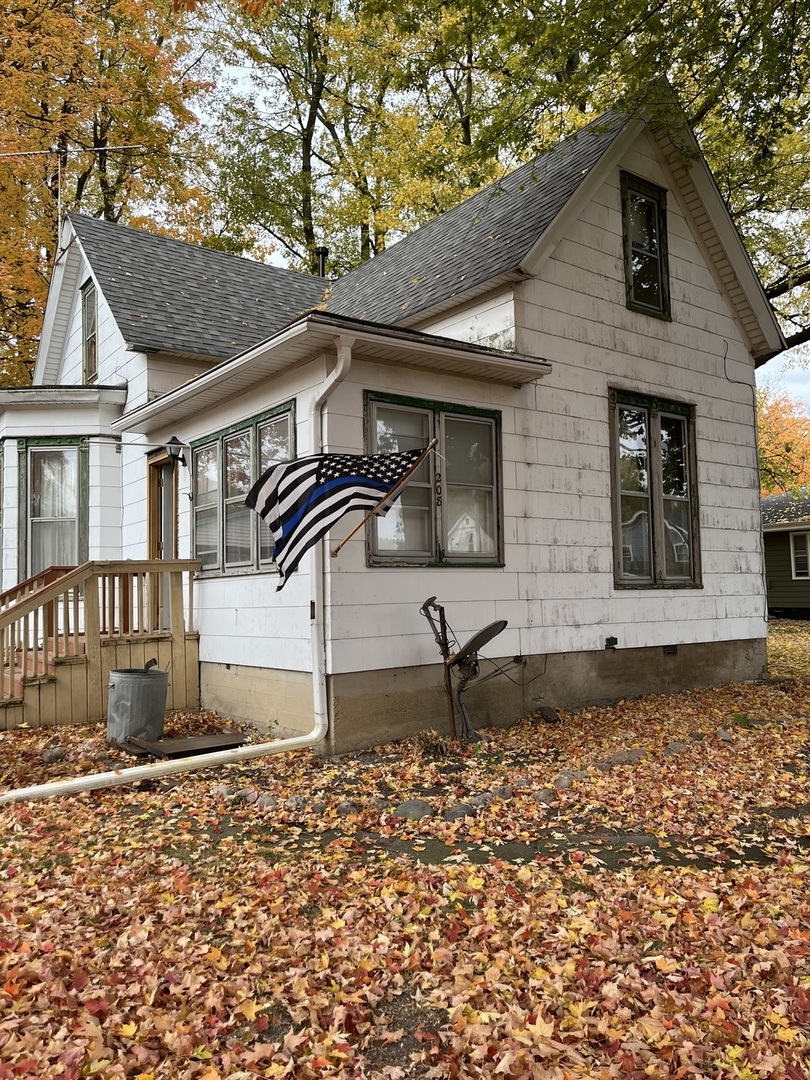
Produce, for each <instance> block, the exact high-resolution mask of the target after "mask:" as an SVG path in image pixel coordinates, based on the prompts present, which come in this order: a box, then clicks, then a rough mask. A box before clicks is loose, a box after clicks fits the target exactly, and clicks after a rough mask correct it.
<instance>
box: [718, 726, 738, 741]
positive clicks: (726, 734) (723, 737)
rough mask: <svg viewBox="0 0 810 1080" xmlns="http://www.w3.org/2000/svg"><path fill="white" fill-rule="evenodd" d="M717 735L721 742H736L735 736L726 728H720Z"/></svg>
mask: <svg viewBox="0 0 810 1080" xmlns="http://www.w3.org/2000/svg"><path fill="white" fill-rule="evenodd" d="M715 735H716V737H717V739H718V740H719V741H720V742H734V736H733V735H732V734H731V732H730V731H726V729H725V728H718V729H717V731H716V732H715Z"/></svg>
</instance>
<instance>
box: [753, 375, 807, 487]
mask: <svg viewBox="0 0 810 1080" xmlns="http://www.w3.org/2000/svg"><path fill="white" fill-rule="evenodd" d="M757 428H758V445H759V473H760V486H761V491H762V494H763V495H773V494H775V493H776V492H781V491H795V490H797V489H798V488H801V487H806V486H809V485H810V417H808V416H807V413H806V411H805V409H804V407H803V405H802V404H801V403H800V402H798V401H797V400H796V399H795V398H792V397H791V396H790V395H789V394H787V393H785V392H784V391H780V390H778V389H777V388H775V387H772V386H767V385H765V386H762V387H760V388H759V389H758V390H757Z"/></svg>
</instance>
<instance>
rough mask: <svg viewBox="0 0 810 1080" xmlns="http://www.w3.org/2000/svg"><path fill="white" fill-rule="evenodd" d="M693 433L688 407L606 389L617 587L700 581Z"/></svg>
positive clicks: (692, 422)
mask: <svg viewBox="0 0 810 1080" xmlns="http://www.w3.org/2000/svg"><path fill="white" fill-rule="evenodd" d="M694 428H695V425H694V410H693V408H692V406H690V405H684V404H681V403H679V402H668V401H661V400H658V399H655V398H647V397H640V396H637V395H635V394H624V393H622V392H620V391H612V392H611V436H612V439H611V441H612V448H611V449H612V459H613V505H614V511H613V523H614V541H613V542H614V571H615V578H616V584H617V585H621V586H628V587H638V588H649V587H651V586H659V585H660V586H679V585H681V586H689V585H691V586H696V585H699V584H700V560H699V551H698V514H697V490H696V483H695V473H696V465H695V430H694Z"/></svg>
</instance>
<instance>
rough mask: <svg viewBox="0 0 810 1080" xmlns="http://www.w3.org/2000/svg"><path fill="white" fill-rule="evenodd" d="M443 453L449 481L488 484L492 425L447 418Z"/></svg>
mask: <svg viewBox="0 0 810 1080" xmlns="http://www.w3.org/2000/svg"><path fill="white" fill-rule="evenodd" d="M444 455H445V457H446V458H447V464H446V466H445V469H446V474H445V475H446V477H447V482H448V483H449V484H480V485H482V486H486V487H491V486H492V475H493V462H492V424H490V423H483V424H482V423H481V422H480V421H477V420H457V419H455V418H452V419H451V418H449V417H448V418H447V419H446V420H445V422H444Z"/></svg>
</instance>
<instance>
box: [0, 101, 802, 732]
mask: <svg viewBox="0 0 810 1080" xmlns="http://www.w3.org/2000/svg"><path fill="white" fill-rule="evenodd" d="M682 135H683V139H684V140H685V143H686V147H687V153H686V154H685V155H683V154H681V153H680V152H679V151H678V149H676V146H675V145H674V143H673V141H672V140H671V139H670V138H669V137H667V136H666V135H664V134H662V133H660V132H656V131H654V130H652V129H651V128H650V127H649V126H647V125H646V124H645V123H644V122H643V121H642V120H640V119H630V120H626V119H622V118H619V117H617V116H610V115H609V116H607V117H605V118H603V119H602V120H601V121H599V122H598V123H596V124H593V125H591V126H590V127H589V128H586V129H584V130H583V131H582V132H580V133H579V134H578V135H576V136H575V137H573V138H571V139H569V140H567V141H566V142H564V143H562V144H560V146H559V147H557V148H555V149H554V150H552V151H551V152H549V153H547V154H545V155H544V156H542V157H541V158H539V159H537V160H536V161H533V162H531V163H529V164H526V165H524V166H522V167H521V168H519V169H517V170H516V171H515V172H513V173H512V174H510V175H509V176H507V177H505V178H504V179H503V180H502V181H500V182H498V183H496V184H494V185H492V186H491V187H488V188H486V189H485V190H483V191H481V192H479V193H478V194H476V195H475V196H473V197H472V198H470V199H468V200H467V201H465V202H464V203H462V204H461V205H459V206H458V207H456V208H455V209H454V210H452V211H449V212H448V213H446V214H443V215H442V216H441V217H439V218H437V219H436V220H434V221H432V222H431V223H429V224H428V225H426V226H424V227H423V228H421V229H419V230H418V231H416V232H415V233H413V234H412V235H410V236H408V237H407V238H406V239H404V240H401V241H400V242H399V243H397V244H395V245H393V246H392V247H391V248H389V249H388V250H387V251H385V252H384V253H382V254H381V255H379V256H377V257H376V258H375V259H373V260H372V261H370V262H368V263H366V264H364V265H363V266H361V267H359V268H358V269H357V270H355V271H354V272H352V273H350V274H348V275H347V276H346V277H344V278H341V279H339V280H338V281H335V282H333V283H329V282H328V281H326V280H325V279H320V278H315V277H309V276H306V275H302V274H296V273H293V272H290V271H285V270H280V269H277V268H274V267H270V266H263V265H258V264H255V263H252V262H250V261H247V260H243V259H238V258H234V257H231V256H227V255H224V254H222V253H219V252H216V251H211V250H205V249H201V248H195V247H192V246H189V245H187V244H184V243H181V242H179V241H175V240H171V239H166V238H164V237H160V236H155V235H151V234H149V233H146V232H141V231H137V230H133V229H130V228H125V227H122V226H118V225H113V224H109V223H105V222H102V221H98V220H93V219H89V218H87V217H82V216H77V215H70V216H68V218H67V219H66V220H65V223H64V229H63V232H62V239H61V245H60V252H59V257H58V260H57V263H56V270H55V274H54V278H53V283H52V286H51V290H50V295H49V299H48V305H47V311H46V317H45V325H44V333H43V338H42V344H41V349H40V353H39V359H38V362H37V367H36V374H35V380H34V382H35V385H34V387H32V388H30V389H25V390H6V391H2V393H0V407H2V413H0V427H2V434H3V446H4V458H3V495H4V504H3V575H4V579H3V585H4V588H8V587H9V586H10V585H11V584H13V583H14V582H16V581H17V580H19V579H22V578H25V577H26V576H27V575H30V574H32V573H34V572H35V571H38V570H40V569H42V568H43V567H44V566H46V565H48V564H51V563H53V564H67V565H70V564H74V563H77V562H81V561H82V560H85V559H88V558H89V559H105V558H106V559H112V558H120V557H124V558H132V559H143V558H144V557H146V556H151V557H167V556H171V555H174V554H179V555H180V556H182V557H193V558H197V559H199V561H200V564H201V570H200V571H199V573H197V574H196V575H195V579H194V582H193V592H194V603H195V610H196V613H197V614H196V620H197V628H198V630H199V659H200V679H201V684H200V685H201V695H202V702H203V704H204V705H205V706H206V707H207V708H210V709H215V710H218V711H221V712H223V713H225V714H230V715H233V716H239V717H244V718H247V719H249V720H252V721H254V722H256V723H258V724H260V725H267V724H272V725H275V730H276V731H278V732H281V733H286V732H294V731H305V730H308V729H309V728H310V726H311V716H312V709H313V700H314V697H315V694H316V683H317V682H318V680H322V681H325V685H326V692H327V695H328V704H329V723H330V730H329V736H328V738H327V741H326V749H327V751H328V752H338V751H343V750H347V749H350V748H354V747H360V746H367V745H373V744H375V743H377V742H380V741H382V740H384V739H388V738H391V737H398V736H404V735H407V734H409V733H412V732H414V731H415V730H418V729H419V728H422V727H426V726H431V727H439V726H441V727H442V730H444V725H445V724H446V716H447V712H446V703H445V700H444V696H443V695H444V691H443V681H442V670H441V666H440V664H439V663H437V660H438V658H437V655H436V647H435V642H434V640H433V637H432V635H431V634H430V632H429V628H428V627H427V625H426V624H425V621H424V619H423V618H422V617H421V616H420V614H419V606H420V604H421V602H422V601H423V600H424V599H425V598H427V597H429V596H433V595H435V596H438V598H439V600H440V602H442V603H443V604H444V605H445V606H446V611H447V616H448V619H449V621H450V622H451V624H452V626H453V628H454V630H455V631H456V633H457V635H458V637H459V639H460V640H464V639H465V638H466V637H467V636H468V635H470V634H472V633H473V632H475V631H477V630H479V629H480V628H481V627H482V626H483V625H484V624H487V623H489V622H492V621H494V620H496V619H506V620H508V627H507V628H506V630H505V631H504V632H503V633H502V634H501V635H500V636H499V637H498V638H497V639H496V640H494V641H493V642H492V644H491V645H490V647H489V654H491V655H493V656H494V658H495V659H498V658H512V657H513V656H516V655H520V656H523V657H525V658H526V664H525V666H524V667H523V668H521V669H520V670H519V672H518V675H517V676H514V675H513V677H512V678H513V681H509V680H507V679H505V678H497V679H492V680H491V681H489V682H488V683H487V684H486V685H485V686H482V687H480V688H479V689H475V688H471V689H470V691H469V692H468V694H467V702H468V708H469V710H470V713H471V716H472V718H473V720H474V721H475V722H477V723H497V724H507V723H510V722H512V721H514V720H515V719H516V718H518V717H520V716H521V715H523V714H525V713H526V712H528V711H529V710H531V709H533V708H535V707H537V706H538V705H540V704H547V705H553V706H567V707H574V706H577V705H581V704H583V703H586V702H595V701H607V700H611V699H617V698H619V697H623V696H633V695H639V694H643V693H646V692H654V691H661V690H668V689H677V688H681V687H685V686H693V685H701V684H712V683H722V682H725V681H731V680H738V679H749V678H754V677H757V676H759V675H760V674H761V673H762V672H763V671H764V668H765V636H766V618H765V617H766V605H765V594H764V584H763V562H762V559H763V556H762V547H761V532H760V518H759V513H760V511H759V492H758V471H757V455H756V445H755V430H754V395H753V386H754V369H755V367H756V366H757V365H758V364H761V363H764V362H765V361H766V360H767V359H768V358H769V357H771V356H773V355H775V354H776V353H778V352H780V351H781V350H782V349H783V348H784V339H783V337H782V335H781V332H780V330H779V327H778V325H777V323H776V320H775V318H774V315H773V313H772V310H771V308H770V306H769V305H768V302H767V300H766V298H765V295H764V292H763V290H762V286H761V284H760V282H759V281H758V279H757V277H756V275H755V273H754V270H753V269H752V265H751V263H750V261H749V259H748V257H747V255H746V252H745V250H744V248H743V245H742V242H741V240H740V238H739V236H738V234H737V232H736V231H735V229H734V226H733V224H732V222H731V219H730V218H729V216H728V213H727V211H726V208H725V206H724V203H723V201H722V199H721V197H720V195H719V193H718V190H717V188H716V186H715V184H714V181H713V179H712V177H711V175H710V173H709V170H708V168H707V166H706V164H705V161H704V160H703V158H702V157H701V156H700V154H699V152H698V151H697V147H696V145H695V143H694V140H693V139H692V136H691V134H690V133H689V132H688V131H684V132H683V133H682ZM433 437H436V438H438V440H439V445H438V452H437V453H436V455H434V456H433V457H432V458H431V459H430V462H429V464H425V465H424V466H422V467H421V468H420V470H419V472H418V473H417V475H416V476H415V479H414V480H413V482H412V483H410V485H409V486H408V487H407V489H406V490H405V493H404V495H403V496H402V499H401V501H400V503H399V504H397V506H396V507H395V508H394V509H393V510H392V511H391V512H390V513H389V514H388V516H387V517H385V518H383V519H380V520H377V521H375V522H373V523H372V524H370V525H368V526H367V527H366V528H365V529H364V530H360V532H358V533H357V535H356V536H355V537H354V538H353V539H352V540H350V541H349V543H348V544H347V545H346V546H345V548H344V549H343V550H342V551H341V552H340V554H339V555H338V557H337V558H334V559H332V558H330V556H329V554H328V549H329V548H330V547H333V546H334V544H335V542H336V541H338V540H340V539H341V538H342V537H343V536H344V535H345V534H346V533H348V532H349V530H350V528H351V527H352V526H353V525H354V524H355V523H356V522H357V521H358V520H359V519H358V518H357V516H356V515H353V516H352V518H347V519H346V522H345V529H339V530H335V531H334V534H333V537H332V539H331V542H330V543H327V544H326V545H325V546H324V552H323V554H322V553H321V551H320V549H315V551H314V552H313V554H312V556H311V557H310V556H308V557H307V558H305V559H304V562H303V563H302V565H301V568H300V569H299V571H298V572H297V573H296V574H294V575H293V576H292V578H291V579H290V581H289V582H288V584H287V585H286V586H285V588H284V590H283V591H282V592H276V584H277V580H278V578H277V574H276V571H275V569H274V567H273V564H272V560H271V546H270V538H269V534H268V532H267V529H266V526H265V525H264V524H263V523H262V522H260V520H259V518H258V517H257V516H256V515H255V514H253V513H252V512H250V511H248V510H247V509H246V508H245V506H244V498H245V495H246V494H247V492H248V490H249V489H250V487H251V484H252V483H253V482H254V480H255V479H256V478H257V476H258V475H260V474H261V472H263V471H264V469H266V468H267V466H268V465H269V464H270V463H271V462H273V461H276V460H279V459H282V458H285V457H287V456H300V455H305V454H308V453H312V452H317V451H320V450H322V449H323V450H326V451H332V452H341V453H345V452H349V453H364V452H369V453H376V452H393V451H397V450H406V449H411V448H414V447H418V446H424V445H426V444H427V443H428V441H429V440H430V439H431V438H433ZM178 442H179V444H180V446H181V448H182V451H183V455H182V457H183V460H182V461H181V462H179V463H178V462H176V461H175V460H174V458H173V457H172V456H171V455H170V454H169V453H168V452H167V449H166V448H167V447H168V448H169V449H171V447H172V445H174V446H176V445H177V443H178ZM614 642H615V647H614V645H613V643H614Z"/></svg>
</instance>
